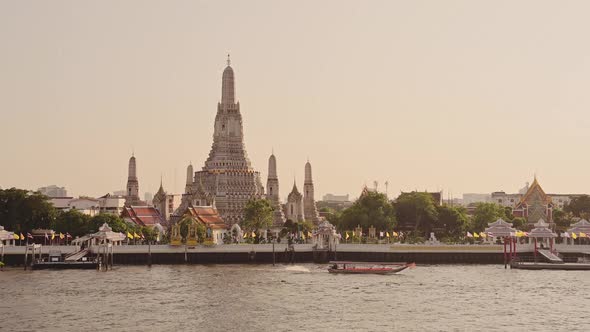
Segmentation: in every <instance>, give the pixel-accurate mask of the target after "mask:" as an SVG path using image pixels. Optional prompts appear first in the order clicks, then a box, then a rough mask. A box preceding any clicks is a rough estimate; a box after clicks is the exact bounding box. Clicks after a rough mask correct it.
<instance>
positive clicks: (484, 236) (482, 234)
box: [479, 232, 488, 239]
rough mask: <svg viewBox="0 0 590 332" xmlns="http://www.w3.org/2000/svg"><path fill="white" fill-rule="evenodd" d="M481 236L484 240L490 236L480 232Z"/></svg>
mask: <svg viewBox="0 0 590 332" xmlns="http://www.w3.org/2000/svg"><path fill="white" fill-rule="evenodd" d="M479 236H480V237H482V238H484V239H485V238H486V237H488V236H487V235H486V233H484V232H479Z"/></svg>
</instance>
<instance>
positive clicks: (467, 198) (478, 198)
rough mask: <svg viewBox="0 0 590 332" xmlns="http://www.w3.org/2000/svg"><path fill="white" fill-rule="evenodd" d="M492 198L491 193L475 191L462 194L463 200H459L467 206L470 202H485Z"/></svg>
mask: <svg viewBox="0 0 590 332" xmlns="http://www.w3.org/2000/svg"><path fill="white" fill-rule="evenodd" d="M491 199H492V195H491V194H475V193H468V194H463V200H462V202H461V204H462V205H464V206H468V205H469V204H472V203H486V202H489V201H490V200H491Z"/></svg>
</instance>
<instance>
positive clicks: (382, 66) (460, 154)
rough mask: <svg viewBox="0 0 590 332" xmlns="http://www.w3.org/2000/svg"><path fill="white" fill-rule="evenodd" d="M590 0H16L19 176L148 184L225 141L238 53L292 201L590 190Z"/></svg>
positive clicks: (28, 181) (254, 140)
mask: <svg viewBox="0 0 590 332" xmlns="http://www.w3.org/2000/svg"><path fill="white" fill-rule="evenodd" d="M589 13H590V2H588V1H539V0H531V1H514V0H512V1H497V0H495V1H473V0H465V1H435V0H432V1H415V0H413V1H342V0H340V1H289V2H287V1H280V2H278V1H146V0H141V1H140V0H137V1H23V0H19V1H16V0H14V1H11V0H4V1H0V114H1V121H0V139H1V142H2V145H1V147H2V153H1V156H2V157H1V158H0V187H2V188H7V187H13V186H14V187H19V188H27V189H37V188H38V187H41V186H46V185H51V184H56V185H59V186H65V187H66V188H67V189H68V191H69V193H70V194H71V195H75V196H77V195H89V196H99V195H103V194H105V193H107V192H112V191H114V190H121V189H124V188H125V183H126V179H127V163H128V160H129V157H130V156H131V153H132V151H135V156H136V158H137V166H138V176H139V183H140V192H141V193H142V197H143V193H144V192H146V191H148V192H152V193H155V192H156V190H157V189H158V186H159V182H160V175H161V174H162V176H163V182H164V187H165V189H166V190H168V191H169V192H175V193H181V192H182V190H183V188H184V182H185V173H186V166H187V165H188V163H189V162H191V161H192V163H193V165H194V166H195V169H200V167H202V166H203V164H204V161H205V159H206V158H207V155H208V153H209V150H210V148H211V143H212V133H213V120H214V117H215V113H216V109H217V102H218V101H219V100H220V98H221V73H222V71H223V69H224V67H225V61H226V56H227V53H230V54H231V59H232V67H233V68H234V71H235V75H236V95H237V99H238V100H239V101H240V105H241V111H242V116H243V119H244V131H245V142H246V148H247V151H248V155H249V157H250V159H251V161H252V164H253V166H254V168H255V169H257V170H258V171H260V172H261V175H262V179H263V184H264V185H266V175H267V165H268V157H269V155H270V153H271V150H272V149H274V152H275V155H276V157H277V163H278V173H279V179H280V181H281V198H283V199H284V197H285V196H286V195H287V193H288V192H289V191H290V190H291V188H292V185H293V179H294V178H296V179H297V184H298V187H299V189H300V190H301V188H302V185H303V171H304V165H305V162H306V161H307V159H308V158H309V160H310V161H311V163H312V166H313V173H314V174H313V175H314V181H315V184H316V199H321V196H322V195H323V194H325V193H335V194H346V193H348V194H350V195H351V196H352V197H355V196H358V194H359V193H360V191H361V189H362V187H363V185H364V184H367V185H369V186H372V183H373V181H374V180H377V181H379V183H380V189H382V190H384V186H383V183H384V182H385V181H386V180H387V181H389V183H390V185H389V194H390V196H396V195H397V194H398V193H399V192H400V191H409V190H414V189H417V190H443V191H444V195H445V198H446V197H447V195H449V193H452V195H453V196H454V197H460V196H461V194H462V193H471V192H478V193H489V192H492V191H497V190H505V191H507V192H515V191H517V190H518V189H519V188H521V187H522V186H523V185H524V182H526V181H529V182H530V181H532V179H533V175H534V173H535V172H536V174H537V176H538V178H539V181H540V183H541V185H542V186H543V188H544V189H545V191H547V192H550V193H590V149H589V143H590V93H589V92H588V91H589V87H590V84H589V83H590V43H589V42H588V32H589V31H590V20H589V19H588V15H589Z"/></svg>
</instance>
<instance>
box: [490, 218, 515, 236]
mask: <svg viewBox="0 0 590 332" xmlns="http://www.w3.org/2000/svg"><path fill="white" fill-rule="evenodd" d="M488 226H489V227H488V228H486V229H485V232H486V233H488V234H491V236H494V237H504V236H513V234H514V233H516V229H514V228H512V224H511V223H508V222H506V221H504V220H503V219H502V218H498V220H496V221H494V222H493V223H489V224H488Z"/></svg>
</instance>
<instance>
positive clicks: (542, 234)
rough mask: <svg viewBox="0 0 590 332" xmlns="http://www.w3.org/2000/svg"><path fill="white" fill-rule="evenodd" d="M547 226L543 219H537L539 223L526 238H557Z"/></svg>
mask: <svg viewBox="0 0 590 332" xmlns="http://www.w3.org/2000/svg"><path fill="white" fill-rule="evenodd" d="M547 226H549V224H547V223H546V222H545V220H543V218H541V219H539V221H538V222H537V223H536V224H535V228H533V230H531V231H530V232H529V235H528V236H529V237H533V238H552V237H557V234H555V233H554V232H553V231H552V230H550V229H549V228H548V227H547Z"/></svg>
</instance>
